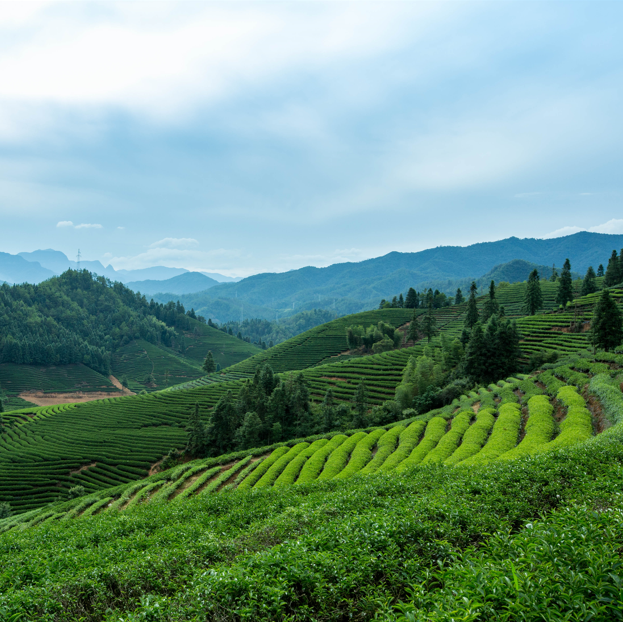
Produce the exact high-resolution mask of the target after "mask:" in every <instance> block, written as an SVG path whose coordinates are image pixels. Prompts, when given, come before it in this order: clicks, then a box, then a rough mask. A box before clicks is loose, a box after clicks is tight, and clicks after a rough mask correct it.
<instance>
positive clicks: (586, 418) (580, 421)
mask: <svg viewBox="0 0 623 622" xmlns="http://www.w3.org/2000/svg"><path fill="white" fill-rule="evenodd" d="M556 397H557V398H558V400H559V401H560V402H561V403H562V404H563V405H564V406H566V407H567V415H566V417H565V418H564V419H563V420H562V421H561V423H560V434H559V435H558V436H557V437H556V438H555V439H554V440H553V441H551V442H550V443H547V445H545V446H544V447H543V449H557V448H559V447H566V446H568V445H572V444H574V443H580V442H582V441H585V440H587V439H589V438H590V437H591V436H592V435H593V423H592V417H591V413H590V412H589V411H588V409H587V408H586V402H585V400H584V398H583V397H582V396H581V395H578V391H577V389H576V388H575V387H571V386H567V387H562V389H560V391H558V395H557V396H556Z"/></svg>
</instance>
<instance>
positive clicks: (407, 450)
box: [379, 420, 426, 471]
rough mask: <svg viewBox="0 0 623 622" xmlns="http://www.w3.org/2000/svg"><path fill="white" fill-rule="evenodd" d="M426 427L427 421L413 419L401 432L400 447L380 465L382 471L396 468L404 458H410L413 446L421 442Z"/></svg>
mask: <svg viewBox="0 0 623 622" xmlns="http://www.w3.org/2000/svg"><path fill="white" fill-rule="evenodd" d="M425 429H426V422H424V421H422V420H418V421H413V422H412V423H410V424H409V426H408V427H407V428H406V430H403V431H402V432H401V433H400V437H399V439H398V448H397V449H396V451H394V453H392V454H390V456H389V457H388V458H387V460H385V462H383V464H382V465H381V466H380V467H379V470H380V471H391V470H392V469H395V468H396V467H397V466H398V465H399V464H400V463H401V462H402V461H403V460H405V459H406V458H408V457H409V456H410V455H411V452H412V451H413V448H414V447H415V446H416V445H417V444H418V443H419V442H420V439H421V438H422V433H423V432H424V430H425Z"/></svg>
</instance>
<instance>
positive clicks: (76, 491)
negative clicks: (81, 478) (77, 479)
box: [67, 484, 87, 499]
mask: <svg viewBox="0 0 623 622" xmlns="http://www.w3.org/2000/svg"><path fill="white" fill-rule="evenodd" d="M86 492H87V491H86V488H85V487H84V486H81V485H80V484H78V486H72V487H71V488H70V489H69V491H68V492H67V497H68V498H69V499H77V498H78V497H84V495H85V494H86Z"/></svg>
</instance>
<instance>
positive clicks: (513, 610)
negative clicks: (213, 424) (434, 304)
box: [0, 283, 623, 622]
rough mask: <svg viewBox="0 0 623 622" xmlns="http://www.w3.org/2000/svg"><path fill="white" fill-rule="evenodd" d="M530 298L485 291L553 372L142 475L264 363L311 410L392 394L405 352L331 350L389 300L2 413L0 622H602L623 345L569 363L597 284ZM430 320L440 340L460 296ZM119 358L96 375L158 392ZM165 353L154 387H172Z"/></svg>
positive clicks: (398, 318) (407, 348) (582, 336)
mask: <svg viewBox="0 0 623 622" xmlns="http://www.w3.org/2000/svg"><path fill="white" fill-rule="evenodd" d="M547 285H548V284H547V283H544V284H543V286H544V287H543V289H544V293H545V294H546V296H545V298H548V297H549V298H548V299H550V302H548V303H547V305H546V309H545V310H544V312H542V313H539V314H538V315H534V316H523V315H520V311H519V307H517V308H514V307H513V305H520V302H518V301H517V300H515V298H517V290H519V289H520V287H519V286H515V285H511V286H507V287H505V288H501V289H500V295H499V299H500V302H502V297H503V295H504V296H506V299H505V300H506V302H505V303H504V304H505V306H506V305H508V309H510V312H509V313H508V314H509V315H516V316H517V325H518V327H519V330H520V333H521V342H520V348H521V352H522V356H523V357H524V360H527V358H528V356H530V355H531V354H533V353H535V352H539V351H555V352H557V353H558V354H559V359H558V360H557V361H556V362H554V363H550V364H546V365H542V366H540V367H539V368H538V369H536V370H534V371H533V372H530V373H525V374H524V373H517V374H514V375H512V376H511V377H508V378H504V379H500V380H498V381H497V382H495V383H492V384H489V385H488V386H477V387H476V388H475V389H474V390H472V391H469V392H467V393H464V394H462V395H461V396H460V397H459V398H457V399H455V400H454V401H453V402H452V403H450V404H448V405H447V406H444V407H442V408H439V409H436V410H432V411H429V412H426V413H424V414H420V415H414V411H404V415H403V416H404V417H407V415H409V414H410V415H411V416H408V417H407V418H404V419H402V420H399V421H395V422H393V423H391V424H388V425H383V426H375V427H369V428H365V429H356V430H343V429H342V430H336V431H333V432H329V433H325V434H320V435H315V436H308V437H303V438H297V439H291V440H287V441H285V442H281V443H276V444H274V445H271V446H269V447H254V448H252V449H247V450H243V451H238V452H235V453H230V454H226V455H221V456H217V457H212V458H207V459H199V460H191V461H186V460H184V459H175V458H173V459H172V462H169V464H172V466H171V468H168V469H164V470H159V468H158V462H159V461H160V460H161V459H162V458H163V456H165V455H166V454H167V452H168V451H169V450H170V449H171V448H173V447H177V448H182V447H183V446H184V444H185V442H186V439H187V431H186V426H187V423H188V421H189V416H190V413H191V412H192V410H193V408H194V405H195V403H199V404H200V406H201V408H202V413H204V414H205V412H207V410H208V409H209V408H212V407H213V406H214V405H215V404H216V403H217V401H218V400H219V398H220V397H221V396H223V395H224V394H225V393H226V392H228V391H231V392H232V394H234V395H235V394H237V393H238V391H240V388H241V386H242V381H243V380H244V379H245V378H249V377H251V376H252V375H253V374H254V373H255V370H256V369H257V368H258V366H260V365H262V364H263V363H264V362H268V363H269V364H270V365H271V367H272V368H273V369H274V370H275V371H277V372H279V373H281V374H283V375H287V374H290V373H293V374H298V373H302V374H303V378H304V380H305V382H306V384H307V386H308V387H309V391H310V394H311V397H312V399H313V400H314V401H316V402H319V401H320V400H322V398H323V396H324V394H325V392H326V390H327V388H331V389H332V391H333V393H334V396H335V398H336V400H337V401H338V402H339V401H340V400H343V401H346V400H351V399H352V398H353V396H354V393H355V390H356V388H357V386H358V384H359V382H360V380H361V379H362V378H363V379H365V381H366V385H367V389H368V401H369V404H370V405H374V404H380V403H382V402H383V401H385V400H387V399H392V398H393V396H394V392H395V389H396V386H397V384H398V383H399V382H400V381H401V379H402V372H403V370H404V368H405V365H406V364H407V361H408V360H409V357H410V356H413V355H420V354H422V353H423V351H424V347H425V346H426V342H425V340H419V341H417V342H416V343H415V344H411V343H409V344H407V345H403V346H402V347H399V348H397V349H394V350H390V351H387V352H384V353H381V354H374V355H366V356H361V355H358V356H355V357H348V354H347V346H346V339H345V333H346V327H347V326H350V325H352V324H355V323H357V324H363V325H366V324H368V323H369V324H375V323H377V322H378V321H383V322H387V323H390V324H392V325H393V326H396V327H403V329H404V328H405V325H406V324H407V323H408V322H409V321H410V319H411V316H412V311H410V310H408V309H384V310H379V311H371V312H367V313H365V314H358V315H356V316H350V317H348V318H341V319H339V320H335V321H333V322H330V323H328V324H326V325H324V326H322V327H317V328H315V329H312V330H311V331H308V332H307V333H304V334H303V335H299V336H298V337H295V338H294V339H293V340H290V341H288V342H285V343H283V344H280V345H279V346H277V347H275V348H272V349H270V350H268V351H265V352H260V353H258V354H256V355H255V356H253V357H251V358H249V359H247V360H245V361H242V362H240V363H237V364H235V365H232V366H231V367H228V368H227V369H226V370H224V371H223V372H222V373H219V374H212V375H210V376H207V377H202V378H198V377H197V378H194V379H192V380H191V381H190V382H184V383H183V384H181V385H179V386H175V387H171V388H169V389H168V390H165V391H157V392H153V393H149V394H141V395H137V396H134V397H123V398H115V399H102V400H97V401H94V402H90V403H85V404H70V405H62V406H55V407H45V408H25V409H22V410H15V411H11V412H8V413H3V418H4V422H5V433H4V434H2V435H1V436H0V502H9V503H10V506H11V509H12V510H13V514H12V515H10V516H7V517H5V518H0V564H1V567H2V573H0V619H1V620H4V619H6V620H16V621H17V620H44V621H57V620H83V621H84V620H87V621H102V622H113V621H114V622H130V621H132V622H134V621H138V620H155V621H167V622H173V621H176V622H177V621H183V620H188V621H198V620H277V619H278V620H292V621H295V620H296V621H298V620H314V621H316V620H327V621H328V620H347V619H348V620H373V619H376V620H385V621H390V620H391V621H394V620H395V621H399V622H415V621H422V622H424V621H435V622H442V621H443V622H451V621H452V622H454V621H457V620H463V621H470V622H480V621H482V622H485V621H487V622H488V621H489V620H494V621H500V622H502V621H504V622H510V621H515V620H520V621H530V622H537V621H542V620H548V621H549V620H552V621H554V620H555V621H563V620H565V621H567V620H568V621H574V622H575V621H578V622H579V621H588V620H596V621H600V622H601V621H604V622H606V621H610V620H623V614H622V613H621V612H622V611H623V587H622V586H623V574H622V573H623V571H622V568H623V565H622V563H621V556H620V551H621V550H623V497H622V496H621V492H620V490H621V482H623V427H622V426H623V393H622V392H621V387H622V386H623V350H617V351H615V352H603V351H597V352H592V351H591V350H589V349H588V346H589V342H588V333H587V328H588V327H589V326H590V322H591V319H592V314H593V309H594V305H595V302H596V299H597V296H598V294H592V295H589V296H586V297H580V296H576V298H575V300H574V302H573V303H572V304H570V305H569V306H567V308H566V309H564V310H563V309H559V308H557V307H556V305H555V304H554V303H553V302H552V301H553V296H550V294H551V292H550V293H547V291H546V290H547ZM611 294H612V296H613V297H614V299H615V300H616V301H617V302H618V304H619V306H621V303H622V302H623V290H620V289H613V290H611ZM514 297H515V298H514ZM518 300H519V301H520V300H521V297H519V299H518ZM482 302H483V301H482V300H480V303H479V306H480V307H481V308H482ZM434 314H435V318H436V321H437V327H438V328H439V329H440V330H441V331H442V332H443V333H445V335H446V336H448V337H450V338H452V339H454V338H455V337H460V335H461V333H462V330H463V326H464V319H465V305H459V306H457V307H449V308H443V309H438V310H436V311H435V312H434ZM439 342H440V337H434V338H433V340H432V345H435V344H437V343H439ZM147 346H149V348H148V347H147ZM131 347H132V348H135V349H134V350H131ZM125 348H126V350H125V352H127V356H126V358H125V359H124V358H123V356H124V354H123V353H122V354H121V355H120V357H119V359H118V361H115V364H117V365H119V366H123V365H126V369H127V370H128V371H127V373H130V370H131V367H130V366H131V365H134V368H133V369H134V371H132V372H131V373H133V374H134V377H140V375H141V374H143V373H145V372H146V371H147V372H148V373H149V374H154V376H156V378H157V381H156V384H159V383H160V382H163V381H164V378H165V376H164V375H163V373H162V368H163V367H162V366H160V367H159V365H160V363H158V361H159V359H158V352H157V350H159V348H158V347H157V346H153V345H151V344H148V343H145V344H142V343H139V342H132V343H131V344H128V345H127V346H125ZM140 348H142V351H143V354H141V351H140ZM122 350H123V348H122ZM175 356H176V355H175ZM179 361H180V363H179V367H176V366H174V365H172V364H171V363H172V361H171V358H170V356H169V357H168V358H166V366H167V367H166V368H165V371H168V374H167V375H166V378H167V379H168V378H169V377H172V378H178V379H180V380H184V379H185V378H188V376H185V375H184V374H185V373H187V370H186V369H185V368H184V365H188V363H186V362H185V360H183V359H181V358H180V359H179ZM150 365H151V367H150ZM169 367H170V369H169ZM189 367H190V368H191V369H194V367H193V366H189ZM188 373H190V372H188ZM172 382H173V381H171V383H172ZM165 384H166V382H165ZM159 386H160V384H159ZM152 388H155V387H152ZM78 485H79V486H81V487H82V488H81V494H80V493H78V496H76V497H75V498H71V499H70V498H68V491H70V490H72V489H73V490H75V489H76V486H78Z"/></svg>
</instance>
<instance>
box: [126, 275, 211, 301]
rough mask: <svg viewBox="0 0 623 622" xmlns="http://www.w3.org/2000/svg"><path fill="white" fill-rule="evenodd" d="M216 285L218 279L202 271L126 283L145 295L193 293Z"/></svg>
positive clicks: (130, 287)
mask: <svg viewBox="0 0 623 622" xmlns="http://www.w3.org/2000/svg"><path fill="white" fill-rule="evenodd" d="M215 285H218V281H215V280H214V279H211V278H210V277H208V276H206V275H205V274H201V272H185V273H184V274H180V275H178V276H174V277H173V278H170V279H165V280H164V281H155V280H146V281H131V282H130V283H126V287H128V288H129V289H131V290H133V291H135V292H137V293H141V294H143V295H144V296H153V295H154V294H158V293H167V294H176V295H179V294H193V293H195V292H201V291H205V290H206V289H210V287H214V286H215Z"/></svg>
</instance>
